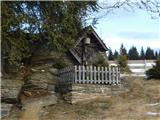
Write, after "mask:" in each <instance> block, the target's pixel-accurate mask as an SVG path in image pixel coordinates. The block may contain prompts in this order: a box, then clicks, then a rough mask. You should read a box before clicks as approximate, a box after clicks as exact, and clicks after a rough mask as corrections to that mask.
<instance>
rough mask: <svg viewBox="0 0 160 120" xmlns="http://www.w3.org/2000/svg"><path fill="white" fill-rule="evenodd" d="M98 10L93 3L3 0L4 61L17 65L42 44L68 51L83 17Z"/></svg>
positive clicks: (94, 2) (83, 19)
mask: <svg viewBox="0 0 160 120" xmlns="http://www.w3.org/2000/svg"><path fill="white" fill-rule="evenodd" d="M97 10H98V5H97V2H96V1H85V2H72V1H58V2H55V1H32V2H29V1H2V2H1V18H2V19H1V31H2V34H1V35H2V36H1V38H2V41H1V46H2V49H3V53H2V56H3V58H5V62H6V61H8V62H9V63H10V64H16V63H19V62H20V61H21V60H22V59H23V58H25V57H27V58H28V57H30V56H31V55H32V49H31V48H32V47H35V46H36V45H37V43H41V41H43V44H42V43H41V44H42V45H44V46H51V48H52V49H53V50H55V51H65V50H67V49H68V48H70V47H71V46H72V45H73V43H74V40H75V38H76V37H77V34H78V33H79V31H80V30H81V29H82V27H84V26H85V24H86V21H85V18H86V17H88V15H90V13H92V12H94V11H97ZM26 33H27V34H29V36H30V38H29V39H28V37H26ZM42 35H44V36H47V40H44V39H42Z"/></svg>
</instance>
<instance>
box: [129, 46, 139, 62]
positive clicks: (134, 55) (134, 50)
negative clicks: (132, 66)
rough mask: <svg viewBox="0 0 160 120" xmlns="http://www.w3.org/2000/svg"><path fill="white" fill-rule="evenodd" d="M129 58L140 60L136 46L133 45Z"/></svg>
mask: <svg viewBox="0 0 160 120" xmlns="http://www.w3.org/2000/svg"><path fill="white" fill-rule="evenodd" d="M128 58H129V60H138V59H139V53H138V51H137V48H136V47H134V46H133V47H131V48H130V49H129V51H128Z"/></svg>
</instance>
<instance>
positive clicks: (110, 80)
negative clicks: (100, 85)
mask: <svg viewBox="0 0 160 120" xmlns="http://www.w3.org/2000/svg"><path fill="white" fill-rule="evenodd" d="M111 70H112V68H111V67H109V71H108V72H109V84H111V82H112V79H111V78H112V77H111V72H112V71H111Z"/></svg>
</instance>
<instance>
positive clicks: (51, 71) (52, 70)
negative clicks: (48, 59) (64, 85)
mask: <svg viewBox="0 0 160 120" xmlns="http://www.w3.org/2000/svg"><path fill="white" fill-rule="evenodd" d="M49 72H50V73H52V74H53V75H58V70H57V69H56V68H50V69H49Z"/></svg>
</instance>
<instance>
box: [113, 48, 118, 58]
mask: <svg viewBox="0 0 160 120" xmlns="http://www.w3.org/2000/svg"><path fill="white" fill-rule="evenodd" d="M118 55H119V54H118V52H117V51H116V50H115V51H114V55H113V56H114V59H116V60H117V59H118Z"/></svg>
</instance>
